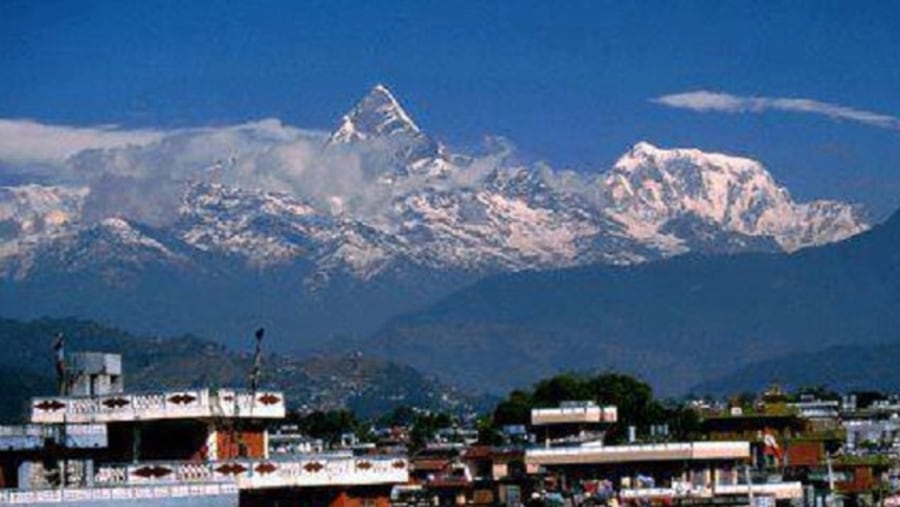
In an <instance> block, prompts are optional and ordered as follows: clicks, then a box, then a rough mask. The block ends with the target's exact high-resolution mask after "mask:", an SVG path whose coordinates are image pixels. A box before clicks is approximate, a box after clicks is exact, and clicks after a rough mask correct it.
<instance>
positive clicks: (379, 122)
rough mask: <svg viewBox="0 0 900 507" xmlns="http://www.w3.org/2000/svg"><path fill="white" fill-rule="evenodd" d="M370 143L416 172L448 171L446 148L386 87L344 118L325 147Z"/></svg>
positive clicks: (377, 91) (382, 87)
mask: <svg viewBox="0 0 900 507" xmlns="http://www.w3.org/2000/svg"><path fill="white" fill-rule="evenodd" d="M348 144H349V145H353V144H368V145H369V146H370V147H375V148H380V149H381V150H382V151H386V152H388V154H390V155H391V156H392V157H393V158H394V159H395V161H396V162H398V163H401V164H404V165H406V169H408V170H409V171H410V172H413V173H426V172H427V173H434V174H439V173H441V172H443V171H445V170H446V169H447V166H446V164H445V163H443V162H445V161H444V148H443V147H442V146H441V145H440V143H438V142H437V141H435V140H434V139H432V138H430V137H428V136H427V135H425V133H424V132H422V130H420V129H419V127H418V125H416V123H415V122H414V121H413V120H412V118H411V117H410V116H409V114H407V112H406V111H405V110H404V109H403V106H401V105H400V102H399V101H398V100H397V99H396V98H394V95H393V94H392V93H391V91H390V90H388V89H387V87H385V86H384V85H381V84H379V85H376V86H375V87H374V88H372V90H371V91H370V92H369V93H368V94H367V95H366V96H365V97H363V99H362V100H360V101H359V103H358V104H357V105H356V106H355V107H354V108H353V109H352V110H351V111H350V112H349V113H347V114H346V115H344V117H343V118H342V119H341V123H340V125H339V126H338V128H337V130H335V131H334V132H333V133H332V134H331V137H329V138H328V142H327V143H326V146H329V147H335V146H341V145H348Z"/></svg>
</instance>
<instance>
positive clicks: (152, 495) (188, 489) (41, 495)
mask: <svg viewBox="0 0 900 507" xmlns="http://www.w3.org/2000/svg"><path fill="white" fill-rule="evenodd" d="M178 499H183V500H184V501H178ZM146 502H150V503H152V504H153V505H163V506H167V505H173V506H174V505H184V506H196V505H203V506H209V507H219V506H221V507H227V506H234V505H237V503H238V487H237V485H236V484H234V483H220V484H215V483H214V484H199V483H198V484H163V485H153V486H150V485H147V486H119V487H95V488H66V489H47V490H34V491H21V490H0V505H26V506H27V505H43V504H48V505H50V504H57V505H58V504H72V505H79V506H80V505H98V506H99V505H106V506H112V505H123V506H125V505H127V506H129V507H130V506H133V505H134V506H137V505H140V504H143V505H146Z"/></svg>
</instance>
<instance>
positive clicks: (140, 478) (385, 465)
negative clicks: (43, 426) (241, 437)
mask: <svg viewBox="0 0 900 507" xmlns="http://www.w3.org/2000/svg"><path fill="white" fill-rule="evenodd" d="M408 481H409V462H408V461H407V459H406V458H405V457H400V456H396V457H395V456H352V455H346V456H343V455H342V456H333V455H316V454H309V455H296V456H293V455H292V456H278V457H276V458H273V459H256V460H230V461H222V462H210V463H187V462H146V463H137V464H122V465H101V466H99V467H98V469H97V471H96V475H95V477H94V482H95V484H97V485H103V486H124V485H153V484H174V483H194V482H203V483H207V482H223V483H226V482H229V483H235V484H237V485H238V487H239V488H240V489H260V488H283V487H325V486H349V487H352V486H371V485H378V484H384V485H389V484H404V483H406V482H408Z"/></svg>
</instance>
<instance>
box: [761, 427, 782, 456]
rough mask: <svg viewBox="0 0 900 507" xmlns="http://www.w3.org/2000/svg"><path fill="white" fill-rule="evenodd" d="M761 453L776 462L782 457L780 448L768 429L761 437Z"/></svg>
mask: <svg viewBox="0 0 900 507" xmlns="http://www.w3.org/2000/svg"><path fill="white" fill-rule="evenodd" d="M763 453H765V455H766V456H772V457H773V458H775V459H776V460H778V461H780V460H781V458H782V456H783V452H782V450H781V446H780V445H778V440H777V439H776V438H775V435H773V434H772V431H771V430H769V429H766V432H765V434H764V435H763Z"/></svg>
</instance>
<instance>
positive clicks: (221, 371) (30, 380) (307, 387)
mask: <svg viewBox="0 0 900 507" xmlns="http://www.w3.org/2000/svg"><path fill="white" fill-rule="evenodd" d="M58 333H63V334H64V335H65V336H66V351H67V352H69V353H71V352H75V351H98V352H112V353H119V354H122V360H123V368H124V377H125V387H126V389H127V390H148V389H160V388H176V387H186V386H211V387H215V386H232V387H242V386H246V385H247V383H248V380H247V379H248V376H247V374H248V372H249V371H250V365H251V362H252V337H251V336H248V338H247V351H246V352H234V351H231V350H229V349H226V348H225V347H224V346H222V345H220V344H218V343H215V342H211V341H208V340H204V339H201V338H197V337H194V336H181V337H177V338H157V337H138V336H134V335H131V334H129V333H127V332H125V331H122V330H118V329H114V328H110V327H106V326H103V325H100V324H97V323H95V322H90V321H82V320H74V319H39V320H34V321H31V322H21V321H15V320H6V319H0V347H2V349H3V353H2V354H0V382H2V385H3V389H2V390H0V420H5V421H15V420H18V419H20V418H21V416H22V414H24V413H25V409H26V408H27V405H26V404H27V400H28V398H29V397H31V396H35V395H44V394H49V393H52V392H54V390H55V381H54V375H55V373H54V367H53V357H54V356H53V351H52V346H53V343H54V340H55V336H56V335H57V334H58ZM264 344H265V341H264ZM263 363H264V369H263V378H262V384H263V385H264V386H268V387H272V388H277V389H281V390H283V391H285V394H286V396H287V401H288V406H289V407H291V408H309V409H337V408H350V409H353V410H355V411H356V412H357V413H358V414H360V415H362V416H366V415H373V414H377V413H381V412H385V411H388V410H390V409H392V408H394V407H395V406H398V405H409V406H416V407H423V408H434V409H440V410H447V411H456V410H466V409H467V408H469V407H470V406H472V405H473V404H478V403H480V401H479V400H478V399H476V398H474V397H469V396H466V395H463V394H461V393H459V392H457V391H455V390H453V389H451V388H449V387H447V386H445V385H443V384H441V383H439V382H437V381H435V380H433V379H431V378H428V377H425V376H424V375H422V374H421V373H419V372H418V371H416V370H414V369H413V368H410V367H407V366H403V365H399V364H396V363H392V362H389V361H385V360H381V359H375V358H370V357H366V356H363V355H361V354H358V353H347V354H341V355H320V356H316V357H308V358H302V359H298V358H294V357H289V356H283V355H266V356H265V358H264V362H263Z"/></svg>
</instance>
